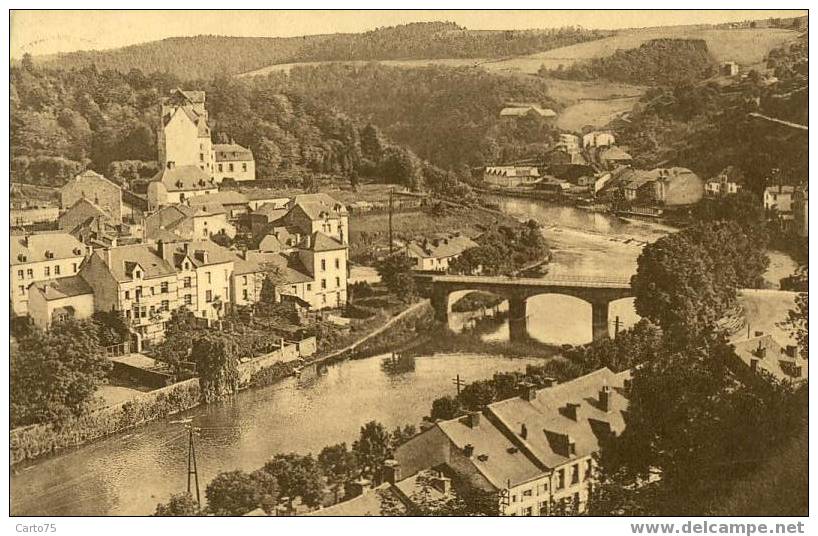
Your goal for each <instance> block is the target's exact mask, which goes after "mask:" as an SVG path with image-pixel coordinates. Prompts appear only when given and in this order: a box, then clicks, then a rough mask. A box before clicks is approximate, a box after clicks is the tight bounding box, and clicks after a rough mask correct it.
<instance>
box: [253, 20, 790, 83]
mask: <svg viewBox="0 0 818 536" xmlns="http://www.w3.org/2000/svg"><path fill="white" fill-rule="evenodd" d="M797 35H798V32H795V31H793V30H782V29H777V28H758V29H749V28H747V29H735V30H722V29H712V28H702V27H696V26H667V27H661V28H636V29H631V30H623V31H621V32H619V33H617V34H616V35H614V36H612V37H606V38H604V39H598V40H596V41H587V42H584V43H579V44H576V45H571V46H568V47H563V48H556V49H554V50H549V51H546V52H538V53H536V54H531V55H528V56H519V57H514V58H499V59H485V58H468V59H461V58H456V59H420V60H388V61H381V62H379V63H382V64H384V65H393V66H397V67H422V66H425V65H445V66H450V67H463V66H480V67H482V68H484V69H486V70H487V71H489V72H493V73H498V74H520V73H524V74H534V73H536V72H537V71H538V70H539V68H540V66H542V65H545V66H546V67H547V68H549V69H556V68H557V67H558V66H559V65H560V64H562V65H564V66H568V65H571V64H573V63H574V62H576V61H581V60H588V59H591V58H599V57H604V56H610V55H611V54H613V53H614V52H616V50H617V49H628V48H637V47H639V46H640V45H641V44H642V43H644V42H645V41H648V40H650V39H657V38H661V37H670V38H688V39H704V40H705V41H707V46H708V48H709V49H710V52H712V53H713V56H714V57H715V58H716V60H717V61H727V60H732V61H736V62H738V63H739V64H741V65H744V66H749V65H757V64H759V63H760V62H762V61H763V60H764V57H765V56H766V55H767V52H769V51H770V49H772V48H775V47H777V46H779V45H781V44H783V43H786V42H787V41H791V40H794V39H795V38H796V37H797ZM321 63H327V62H308V63H285V64H280V65H270V66H268V67H264V68H262V69H258V70H256V71H251V72H248V73H243V74H240V75H238V76H256V75H264V74H267V73H269V72H273V71H289V70H290V69H292V68H293V67H294V66H299V65H319V64H321ZM342 63H349V64H364V63H367V62H362V61H355V62H342Z"/></svg>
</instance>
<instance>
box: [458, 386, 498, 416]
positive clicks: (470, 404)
mask: <svg viewBox="0 0 818 536" xmlns="http://www.w3.org/2000/svg"><path fill="white" fill-rule="evenodd" d="M496 397H497V391H496V390H495V388H494V382H493V381H492V380H478V381H476V382H472V383H470V384H468V385H467V386H466V387H464V388H463V390H462V391H461V392H460V396H459V397H458V400H459V401H460V404H462V406H463V409H465V410H467V411H482V410H483V408H485V407H486V406H487V405H489V404H491V403H492V402H494V400H495V399H496Z"/></svg>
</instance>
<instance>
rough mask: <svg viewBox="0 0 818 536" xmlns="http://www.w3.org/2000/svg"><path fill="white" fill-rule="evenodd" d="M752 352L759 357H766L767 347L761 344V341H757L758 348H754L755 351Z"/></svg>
mask: <svg viewBox="0 0 818 536" xmlns="http://www.w3.org/2000/svg"><path fill="white" fill-rule="evenodd" d="M754 353H755V355H756V357H758V358H759V359H764V358H766V357H767V348H766V347H764V346H761V341H758V348H756V351H755V352H754Z"/></svg>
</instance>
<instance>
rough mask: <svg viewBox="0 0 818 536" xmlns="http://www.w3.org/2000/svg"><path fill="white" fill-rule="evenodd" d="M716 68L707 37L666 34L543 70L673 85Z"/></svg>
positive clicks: (574, 76) (577, 76)
mask: <svg viewBox="0 0 818 536" xmlns="http://www.w3.org/2000/svg"><path fill="white" fill-rule="evenodd" d="M715 71H716V64H715V61H714V59H713V56H712V55H711V54H710V52H709V50H708V49H707V44H706V42H705V41H704V39H667V38H663V39H651V40H650V41H647V42H646V43H643V44H642V45H641V46H639V48H632V49H627V50H617V51H616V52H614V53H613V54H612V55H610V56H605V57H602V58H593V59H591V60H588V61H584V62H577V63H574V64H573V65H571V66H570V67H568V68H567V69H563V68H562V67H560V68H558V69H555V70H550V71H545V72H544V73H543V74H547V75H548V76H552V77H555V78H563V79H568V80H595V79H599V78H602V79H605V80H611V81H614V82H624V83H628V84H644V85H651V86H656V85H660V86H673V85H678V84H681V83H687V82H696V81H700V80H704V79H706V78H709V77H710V76H712V75H713V74H714V72H715Z"/></svg>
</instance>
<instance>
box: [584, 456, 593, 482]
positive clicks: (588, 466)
mask: <svg viewBox="0 0 818 536" xmlns="http://www.w3.org/2000/svg"><path fill="white" fill-rule="evenodd" d="M593 470H594V462H593V460H592V459H590V458H589V459H588V461H587V462H585V478H586V479H588V478H591V471H593Z"/></svg>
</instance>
